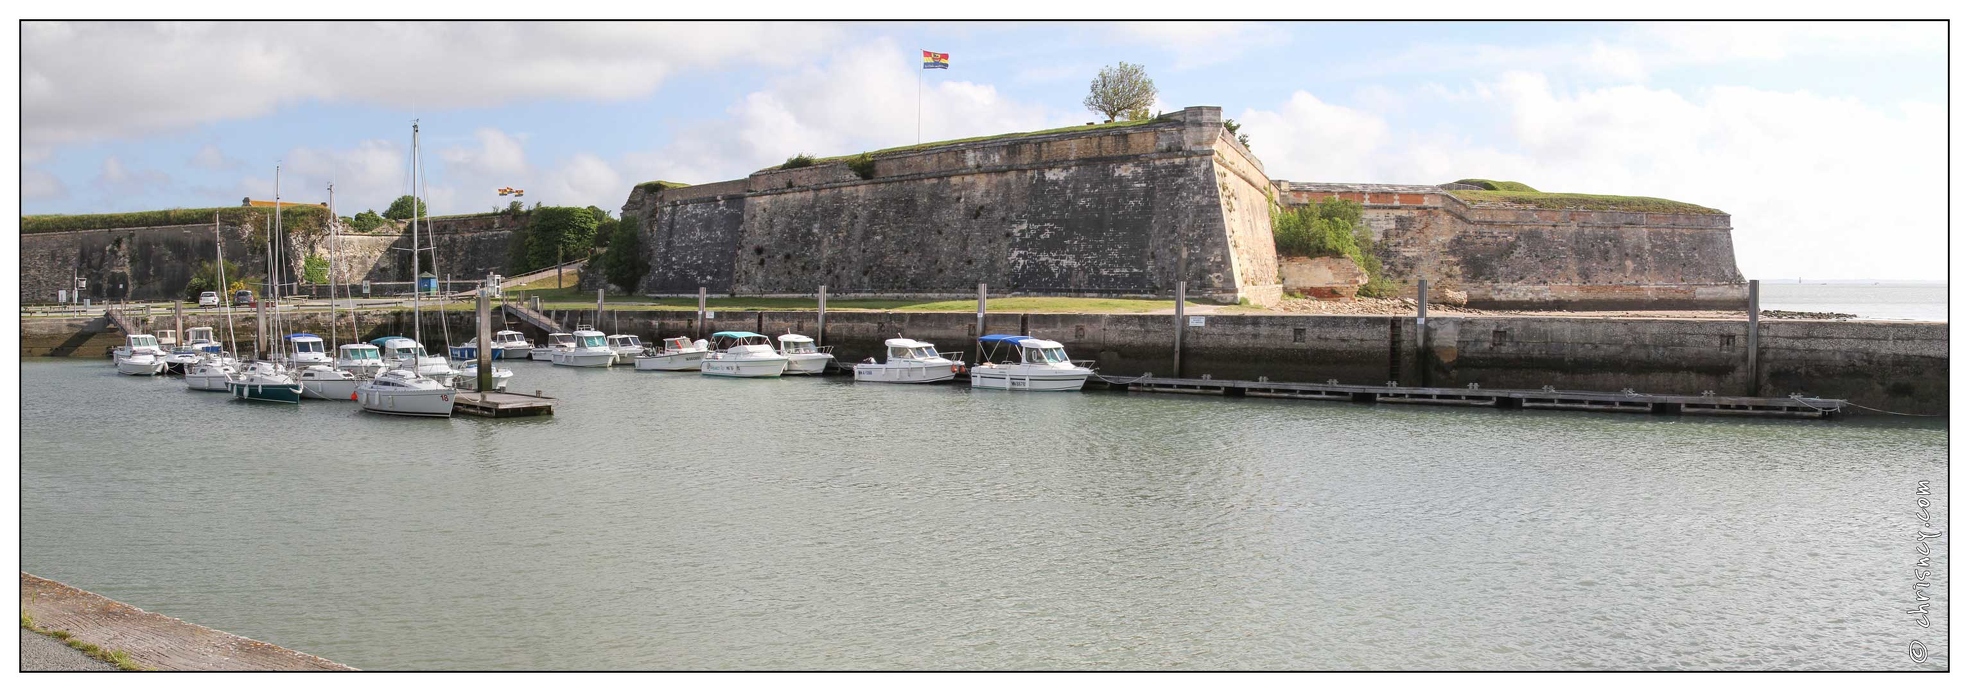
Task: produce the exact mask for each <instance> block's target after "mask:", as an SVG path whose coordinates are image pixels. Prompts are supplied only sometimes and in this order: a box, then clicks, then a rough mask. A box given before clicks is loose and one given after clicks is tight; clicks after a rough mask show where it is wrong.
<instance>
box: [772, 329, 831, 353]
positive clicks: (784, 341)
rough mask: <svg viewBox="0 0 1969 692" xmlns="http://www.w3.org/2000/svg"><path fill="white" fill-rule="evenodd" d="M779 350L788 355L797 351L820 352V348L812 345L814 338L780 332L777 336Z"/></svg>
mask: <svg viewBox="0 0 1969 692" xmlns="http://www.w3.org/2000/svg"><path fill="white" fill-rule="evenodd" d="M779 352H780V353H785V354H789V355H790V354H797V353H820V352H821V350H820V348H819V347H817V346H815V345H814V340H813V339H811V338H809V337H806V336H801V335H799V334H781V335H780V337H779Z"/></svg>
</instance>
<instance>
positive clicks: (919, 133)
mask: <svg viewBox="0 0 1969 692" xmlns="http://www.w3.org/2000/svg"><path fill="white" fill-rule="evenodd" d="M916 143H917V144H922V143H923V68H921V67H918V68H916Z"/></svg>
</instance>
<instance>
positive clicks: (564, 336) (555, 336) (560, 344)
mask: <svg viewBox="0 0 1969 692" xmlns="http://www.w3.org/2000/svg"><path fill="white" fill-rule="evenodd" d="M547 343H548V344H549V345H551V346H553V347H555V348H574V335H573V334H569V333H567V332H554V333H552V334H548V335H547Z"/></svg>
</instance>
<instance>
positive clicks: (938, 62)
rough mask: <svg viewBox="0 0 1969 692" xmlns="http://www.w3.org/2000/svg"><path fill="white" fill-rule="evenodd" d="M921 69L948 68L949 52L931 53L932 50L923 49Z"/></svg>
mask: <svg viewBox="0 0 1969 692" xmlns="http://www.w3.org/2000/svg"><path fill="white" fill-rule="evenodd" d="M923 69H925V70H948V69H950V54H949V53H932V52H930V51H927V50H926V51H923Z"/></svg>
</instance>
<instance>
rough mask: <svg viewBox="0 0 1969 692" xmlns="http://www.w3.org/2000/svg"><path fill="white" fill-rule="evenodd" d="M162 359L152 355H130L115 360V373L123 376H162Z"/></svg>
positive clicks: (163, 366)
mask: <svg viewBox="0 0 1969 692" xmlns="http://www.w3.org/2000/svg"><path fill="white" fill-rule="evenodd" d="M164 358H165V357H164V356H160V355H157V354H154V353H147V352H146V353H132V354H130V355H127V356H124V357H122V358H118V359H116V371H117V372H120V373H123V374H125V375H145V376H149V375H162V374H164V368H165V364H164Z"/></svg>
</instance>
